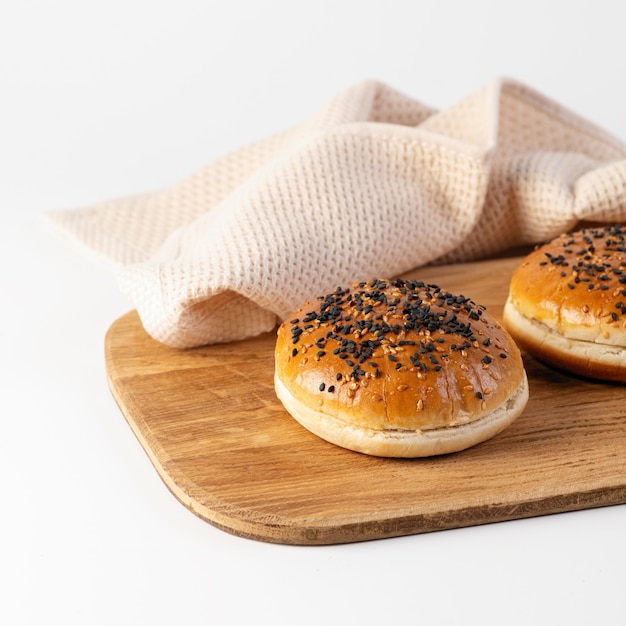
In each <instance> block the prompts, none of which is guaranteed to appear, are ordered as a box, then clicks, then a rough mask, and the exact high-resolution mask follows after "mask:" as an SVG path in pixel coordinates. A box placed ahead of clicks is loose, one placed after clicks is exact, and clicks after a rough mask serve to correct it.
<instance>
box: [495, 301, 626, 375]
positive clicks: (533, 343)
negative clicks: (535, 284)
mask: <svg viewBox="0 0 626 626" xmlns="http://www.w3.org/2000/svg"><path fill="white" fill-rule="evenodd" d="M503 319H504V323H505V325H506V327H507V329H508V331H509V332H510V333H511V335H512V336H513V338H514V339H515V341H516V342H517V344H518V345H519V346H520V348H522V349H524V350H526V351H527V352H528V353H529V354H532V355H533V356H534V357H535V358H537V359H538V360H539V361H542V362H545V363H547V364H549V365H551V366H554V367H556V368H557V369H561V370H563V371H566V372H570V373H572V374H576V375H579V376H583V377H585V378H593V379H598V380H605V381H612V382H626V348H624V347H623V346H619V345H614V344H608V343H601V342H599V341H588V340H584V339H579V338H574V337H568V336H566V335H564V334H563V333H560V332H558V331H557V330H554V329H553V328H550V326H548V325H547V324H544V323H543V322H540V321H539V320H536V319H532V318H528V317H526V316H525V315H522V314H521V313H520V312H519V311H518V310H517V308H516V307H515V305H514V304H513V302H512V300H511V298H509V299H508V300H507V302H506V304H505V306H504V314H503Z"/></svg>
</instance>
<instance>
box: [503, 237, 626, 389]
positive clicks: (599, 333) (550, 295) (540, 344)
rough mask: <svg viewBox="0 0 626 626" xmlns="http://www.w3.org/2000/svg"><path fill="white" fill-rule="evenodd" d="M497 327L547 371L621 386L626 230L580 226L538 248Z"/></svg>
mask: <svg viewBox="0 0 626 626" xmlns="http://www.w3.org/2000/svg"><path fill="white" fill-rule="evenodd" d="M504 323H505V325H506V327H507V329H508V330H509V332H510V333H511V335H512V336H513V337H514V338H515V340H516V341H517V343H518V344H519V345H520V346H521V347H522V348H523V349H525V350H526V351H527V352H528V353H530V354H532V355H533V356H535V357H537V358H538V359H539V360H542V361H544V362H545V363H547V364H549V365H553V366H555V367H557V368H560V369H563V370H566V371H569V372H571V373H574V374H578V375H581V376H585V377H589V378H596V379H601V380H610V381H620V382H626V229H625V228H624V227H623V226H621V225H609V226H604V227H599V228H583V229H581V230H578V231H576V232H573V233H567V234H564V235H561V236H559V237H556V238H555V239H553V240H552V241H550V242H548V243H546V244H544V245H542V246H539V247H537V248H536V249H535V250H534V251H533V252H531V253H530V254H529V255H528V256H527V257H526V258H525V259H524V261H523V262H522V264H521V265H520V266H519V267H518V268H517V270H516V271H515V273H514V275H513V277H512V280H511V285H510V291H509V297H508V300H507V303H506V305H505V309H504Z"/></svg>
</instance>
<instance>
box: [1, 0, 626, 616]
mask: <svg viewBox="0 0 626 626" xmlns="http://www.w3.org/2000/svg"><path fill="white" fill-rule="evenodd" d="M617 6H619V5H618V3H616V2H605V1H601V0H598V1H595V2H581V1H575V0H570V1H568V2H565V1H563V2H548V1H547V0H543V1H541V2H539V1H536V0H530V1H529V0H527V1H525V2H519V3H515V4H512V3H507V2H502V1H499V2H497V1H492V2H489V1H487V0H478V1H474V2H465V1H461V0H459V1H458V2H446V1H445V0H441V1H439V2H434V1H429V2H420V1H419V0H414V1H406V2H399V1H393V0H387V1H386V2H371V1H363V0H362V1H360V2H358V1H356V0H355V1H342V0H334V1H329V0H317V2H311V3H304V2H296V1H293V0H292V1H291V2H287V1H273V2H272V1H268V2H253V1H252V0H250V1H243V0H229V1H228V2H226V1H223V2H219V3H218V2H211V1H209V0H207V1H200V0H177V1H175V2H174V1H171V2H167V1H156V0H155V1H148V0H108V1H107V2H86V1H84V0H83V1H82V2H81V1H79V0H65V1H61V0H57V1H54V0H50V1H46V0H20V1H19V2H18V1H17V0H16V1H15V2H9V1H8V0H3V2H2V4H1V8H0V217H1V223H0V262H1V268H0V278H1V283H0V286H1V292H0V293H1V294H2V295H1V301H0V346H1V347H0V394H1V395H0V403H1V404H0V407H1V408H0V411H1V417H2V422H1V424H2V425H1V427H0V475H1V480H2V483H1V487H2V489H1V491H0V500H1V504H0V507H1V509H2V511H3V512H2V513H1V515H0V578H1V580H0V589H1V592H0V623H3V624H7V625H11V626H12V625H15V624H50V623H63V624H66V625H70V624H72V625H73V624H124V625H126V624H155V625H160V624H189V625H195V624H216V625H221V624H246V623H247V624H250V623H259V624H317V623H322V624H339V623H341V624H356V623H361V624H378V623H384V622H386V623H411V624H418V623H419V624H422V623H423V624H459V623H464V624H529V623H534V624H551V625H554V624H563V625H569V624H581V625H582V624H591V623H594V624H603V625H605V626H606V625H612V624H623V623H624V619H626V618H625V617H624V615H625V612H624V603H623V592H624V582H625V581H626V575H625V574H624V562H625V561H626V540H625V537H624V529H625V528H626V507H624V506H618V507H610V508H605V509H601V510H594V511H583V512H577V513H569V514H561V515H554V516H550V517H544V518H536V519H531V520H523V521H515V522H507V523H501V524H492V525H488V526H483V527H476V528H466V529H460V530H454V531H446V532H440V533H434V534H430V535H421V536H414V537H406V538H400V539H391V540H385V541H376V542H369V543H362V544H354V545H345V546H334V547H315V548H311V547H309V548H303V547H289V546H280V545H270V544H264V543H259V542H255V541H250V540H246V539H240V538H237V537H233V536H231V535H228V534H226V533H224V532H222V531H220V530H217V529H215V528H213V527H212V526H210V525H209V524H207V523H205V522H203V521H201V520H200V519H198V518H196V517H195V516H194V515H192V514H191V513H189V512H188V511H187V510H186V509H185V508H184V507H182V506H181V505H180V504H179V503H178V502H177V501H176V500H175V499H174V498H173V497H172V496H171V494H170V493H169V492H168V491H167V489H166V488H165V487H164V485H163V484H162V482H161V480H160V479H159V478H158V476H157V474H156V472H155V471H154V469H153V468H152V466H151V465H150V463H149V461H148V459H147V457H146V456H145V454H144V452H143V451H142V449H141V448H140V446H139V444H138V443H137V441H136V440H135V438H134V436H133V435H132V433H131V431H130V430H129V428H128V427H127V425H126V423H125V421H124V419H123V417H122V415H121V414H120V412H119V410H118V409H117V407H116V406H115V404H114V402H113V400H112V398H111V396H110V393H109V391H108V388H107V384H106V378H105V373H104V363H103V337H104V333H105V331H106V329H107V328H108V326H109V325H110V324H111V323H112V322H113V321H114V320H115V319H116V318H117V317H119V316H120V315H121V314H123V313H125V312H126V311H127V310H128V308H129V303H128V302H127V301H126V300H125V299H124V298H123V297H122V296H121V295H120V293H119V292H118V289H117V284H116V280H115V273H114V270H113V269H112V268H110V267H108V266H106V265H105V264H103V263H102V262H101V261H99V260H98V259H95V258H94V257H92V256H90V255H89V254H87V253H85V252H84V251H83V250H82V249H79V247H77V246H76V245H74V244H73V243H71V242H69V241H66V240H65V239H64V238H63V237H61V236H60V235H59V234H58V233H57V232H55V231H53V230H49V229H47V228H46V227H45V226H43V224H42V220H41V219H40V214H41V212H43V211H45V210H48V209H56V208H72V207H80V206H85V205H88V204H91V203H94V202H96V201H99V200H103V199H108V198H112V197H117V196H123V195H127V194H131V193H139V192H143V191H151V190H155V189H160V188H163V187H166V186H168V185H169V184H172V183H174V182H176V181H178V180H179V179H180V178H182V177H184V176H187V175H188V174H190V173H192V172H193V171H195V170H196V169H197V168H199V167H201V166H203V165H204V164H205V163H207V162H208V161H210V160H212V159H213V158H215V157H217V156H219V155H221V154H223V153H224V152H226V151H228V150H231V149H234V148H236V147H238V146H240V145H242V144H243V143H247V142H248V141H251V140H253V139H256V138H259V137H262V136H264V135H267V134H269V133H271V132H274V131H276V130H280V129H282V128H284V127H286V126H289V125H291V124H293V123H296V122H299V121H301V120H303V119H306V118H307V117H308V116H309V115H310V114H311V113H313V112H314V111H315V110H316V109H317V108H318V107H319V106H320V105H321V104H323V103H325V102H326V101H327V100H328V99H330V98H331V97H332V96H333V95H334V94H335V93H337V92H338V91H340V90H341V89H343V88H345V87H347V86H349V85H351V84H352V83H354V82H357V81H360V80H362V79H365V78H376V79H378V80H381V81H383V82H386V83H388V84H390V85H392V86H394V87H395V88H397V89H400V90H402V91H404V92H405V93H408V94H410V95H412V96H414V97H416V98H418V99H419V100H422V101H423V102H425V103H427V104H430V105H432V106H435V107H438V108H445V107H447V106H449V105H451V104H453V103H454V102H455V101H456V100H458V99H460V98H462V97H464V96H466V95H469V94H470V93H472V92H473V91H475V90H476V89H478V88H479V87H481V86H483V85H484V84H486V83H487V82H489V81H491V80H492V79H493V78H495V77H497V76H510V77H513V78H517V79H518V80H520V81H522V82H525V83H527V84H529V85H530V86H532V87H534V88H536V89H538V90H539V91H541V92H543V93H544V94H546V95H548V96H550V97H552V98H553V99H555V100H557V101H558V102H560V103H562V104H565V105H566V106H568V107H570V108H571V109H573V110H574V111H576V112H577V113H579V114H581V115H583V116H585V117H587V118H588V119H590V120H591V121H593V122H595V123H597V124H599V125H600V126H603V127H604V128H605V129H607V130H608V131H610V132H612V133H613V134H615V135H616V136H618V137H619V138H620V139H622V140H626V114H625V111H626V88H625V87H624V77H625V76H626V38H625V37H624V31H623V29H624V24H625V23H626V22H625V15H624V12H623V11H619V12H618V10H617V9H616V7H617Z"/></svg>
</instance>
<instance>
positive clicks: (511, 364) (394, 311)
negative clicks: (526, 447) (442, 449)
mask: <svg viewBox="0 0 626 626" xmlns="http://www.w3.org/2000/svg"><path fill="white" fill-rule="evenodd" d="M276 376H277V377H278V378H279V379H280V381H281V382H282V383H283V384H284V385H285V386H286V387H287V389H288V390H289V391H290V392H291V393H292V394H293V395H294V396H295V397H296V398H297V399H299V400H300V401H302V402H304V403H306V404H307V405H308V406H311V407H312V408H314V409H316V410H319V411H322V412H324V413H326V414H329V415H333V416H338V417H340V418H342V419H349V420H350V421H352V422H354V423H356V424H358V425H360V426H365V427H369V428H376V429H380V428H404V429H410V430H414V429H426V428H437V427H441V426H449V425H453V424H457V423H467V422H469V421H472V420H474V419H477V418H479V417H480V416H481V415H482V414H484V413H485V412H488V411H491V410H493V409H494V408H495V407H497V406H499V405H501V404H502V403H503V402H505V401H506V399H507V398H509V396H510V395H511V394H512V393H513V392H514V391H515V390H516V389H517V388H518V387H519V385H520V384H521V383H522V382H523V380H524V376H525V372H524V368H523V364H522V360H521V355H520V352H519V350H518V348H517V346H516V345H515V344H514V343H513V341H512V340H511V338H510V336H509V335H508V334H507V332H506V331H505V330H504V329H503V328H502V327H501V326H500V325H499V324H498V323H497V322H496V321H494V320H493V319H491V318H490V317H489V315H487V313H486V312H485V309H484V307H482V306H478V305H476V304H475V303H474V302H472V301H471V300H470V299H469V298H466V297H464V296H455V295H453V294H450V293H448V292H446V291H443V290H441V289H440V288H439V287H438V286H436V285H428V284H424V283H423V282H419V281H407V280H402V279H396V280H372V281H369V282H361V283H354V284H353V285H352V286H351V287H350V288H346V289H344V288H338V289H337V290H335V291H334V292H333V293H330V294H328V295H326V296H322V297H319V298H317V300H314V301H311V302H307V303H306V304H304V305H303V306H302V307H301V308H300V309H299V310H298V311H296V312H295V313H294V314H293V317H292V319H290V320H287V321H285V322H284V323H283V324H282V325H281V326H280V328H279V329H278V337H277V343H276Z"/></svg>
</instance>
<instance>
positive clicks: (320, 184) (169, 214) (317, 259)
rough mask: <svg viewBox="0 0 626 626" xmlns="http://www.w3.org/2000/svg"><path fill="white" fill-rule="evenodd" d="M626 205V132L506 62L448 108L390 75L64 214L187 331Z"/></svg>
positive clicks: (161, 320)
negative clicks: (619, 135)
mask: <svg viewBox="0 0 626 626" xmlns="http://www.w3.org/2000/svg"><path fill="white" fill-rule="evenodd" d="M625 216H626V148H625V147H624V145H623V144H622V143H621V142H620V141H618V140H617V139H615V138H613V137H611V136H610V135H608V134H607V133H605V132H604V131H602V129H600V128H598V127H596V126H594V125H593V124H590V123H589V122H587V121H585V120H584V119H582V118H580V117H579V116H577V115H576V114H574V113H572V112H571V111H569V110H567V109H566V108H565V107H562V106H560V105H559V104H557V103H555V102H553V101H551V100H549V99H548V98H546V97H544V96H542V95H541V94H539V93H537V92H536V91H533V90H531V89H530V88H528V87H526V86H524V85H522V84H520V83H518V82H516V81H513V80H509V79H499V80H496V81H494V82H493V83H491V84H489V85H487V86H486V87H483V88H481V89H479V90H477V91H476V92H475V93H474V94H471V95H470V96H469V97H467V98H465V99H463V100H461V101H459V102H458V103H456V104H454V105H453V106H451V107H449V108H448V109H445V110H441V111H436V110H435V109H433V108H431V107H429V106H428V105H425V104H423V103H421V102H419V101H417V100H415V99H413V98H410V97H408V96H406V95H404V94H402V93H400V92H398V91H396V90H394V89H392V88H391V87H388V86H386V85H385V84H384V83H380V82H377V81H365V82H363V83H360V84H357V85H355V86H352V87H350V88H348V89H347V90H345V91H343V92H342V93H340V94H338V95H337V96H336V97H335V98H334V99H332V100H331V101H330V102H328V103H327V104H326V105H325V106H323V107H321V108H320V110H319V111H317V112H316V113H315V114H314V115H312V116H311V117H310V118H309V119H308V120H306V121H305V122H303V123H302V124H300V125H299V126H296V127H294V128H291V129H288V130H286V131H284V132H282V133H279V134H277V135H275V136H272V137H269V138H267V139H262V140H260V141H257V142H254V143H251V144H250V145H248V146H244V147H243V148H241V149H239V150H236V151H234V152H233V153H231V154H229V155H226V156H224V157H222V158H221V159H218V160H217V161H215V162H214V163H211V164H209V165H207V166H206V167H205V168H203V169H201V170H200V171H198V172H197V173H195V174H194V175H192V176H190V177H189V178H187V179H186V180H184V181H182V182H181V183H179V184H178V185H175V186H173V187H172V188H170V189H167V190H164V191H162V192H157V193H152V194H146V195H145V196H140V197H137V198H128V199H122V200H117V201H111V202H108V203H103V204H100V205H97V206H94V207H91V208H87V209H83V210H77V211H61V212H55V213H53V214H51V215H50V217H51V219H52V220H53V221H55V222H56V223H57V224H58V225H59V226H60V227H62V228H64V229H65V230H67V231H68V232H70V233H73V234H74V236H75V237H76V238H77V239H78V240H80V241H82V242H83V243H85V244H86V245H87V246H89V247H90V248H92V249H94V250H96V251H97V252H99V253H100V254H103V255H105V256H108V257H109V258H110V259H112V260H113V261H114V262H116V263H118V264H119V265H120V275H119V281H120V287H121V289H122V291H123V292H124V293H125V294H127V295H128V297H129V298H130V300H131V301H132V303H133V305H134V306H135V307H136V308H137V311H138V312H139V315H140V317H141V320H142V323H143V325H144V327H145V328H146V330H147V332H148V333H150V334H151V335H152V336H153V337H154V338H155V339H157V340H158V341H161V342H163V343H166V344H168V345H170V346H174V347H178V348H189V347H194V346H200V345H204V344H209V343H215V342H223V341H232V340H238V339H244V338H246V337H250V336H253V335H256V334H259V333H262V332H266V331H269V330H271V329H272V328H273V327H274V326H275V325H276V323H277V322H279V321H281V320H282V319H285V317H286V316H288V315H289V314H290V312H291V311H293V310H294V309H295V308H297V307H298V306H300V305H301V303H302V302H303V301H305V300H307V299H309V298H312V297H315V296H317V295H320V294H323V293H325V292H327V291H329V290H332V289H334V288H335V287H337V286H339V285H345V284H347V283H351V282H353V281H354V280H366V279H369V278H372V277H392V276H396V275H398V274H402V273H404V272H406V271H409V270H411V269H413V268H416V267H419V266H422V265H425V264H429V263H447V262H458V261H468V260H474V259H478V258H481V257H484V256H487V255H492V254H495V253H497V252H501V251H503V250H505V249H507V248H509V247H512V246H517V245H520V244H527V243H535V242H538V241H542V240H543V239H547V238H549V237H552V236H555V235H556V234H558V233H559V232H563V231H565V230H568V229H570V228H572V227H573V226H574V225H575V224H576V223H577V222H578V221H579V220H582V219H585V220H620V219H624V217H625Z"/></svg>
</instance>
